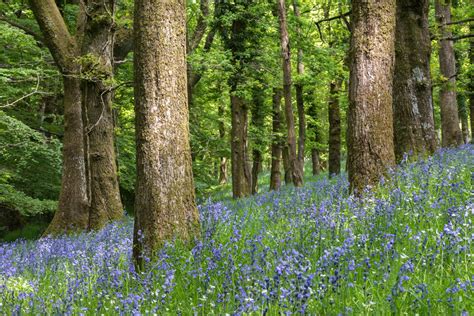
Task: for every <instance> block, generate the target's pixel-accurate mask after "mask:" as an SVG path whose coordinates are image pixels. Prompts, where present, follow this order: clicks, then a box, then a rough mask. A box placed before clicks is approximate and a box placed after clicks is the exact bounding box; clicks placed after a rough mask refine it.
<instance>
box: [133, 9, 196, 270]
mask: <svg viewBox="0 0 474 316" xmlns="http://www.w3.org/2000/svg"><path fill="white" fill-rule="evenodd" d="M134 25H135V26H134V35H135V41H136V42H135V43H136V45H135V55H134V66H135V93H134V94H135V129H136V146H137V183H136V188H135V228H134V241H133V256H134V259H135V263H136V266H137V267H138V268H143V264H144V260H143V258H144V257H150V256H152V255H153V254H154V253H155V251H156V250H157V249H158V248H159V247H161V246H162V245H163V243H164V242H165V241H166V240H172V239H173V238H178V239H180V240H183V241H185V242H189V241H193V239H194V238H196V237H197V236H199V214H198V211H197V207H196V202H195V194H194V184H193V174H192V166H191V149H190V145H189V123H188V120H189V114H188V105H187V83H186V35H185V34H186V10H185V2H184V0H180V1H159V0H136V1H135V16H134ZM156 52H159V54H157V53H156Z"/></svg>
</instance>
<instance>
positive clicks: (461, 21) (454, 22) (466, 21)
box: [445, 18, 474, 25]
mask: <svg viewBox="0 0 474 316" xmlns="http://www.w3.org/2000/svg"><path fill="white" fill-rule="evenodd" d="M469 22H474V18H470V19H465V20H459V21H451V22H448V23H446V24H445V25H454V24H463V23H469Z"/></svg>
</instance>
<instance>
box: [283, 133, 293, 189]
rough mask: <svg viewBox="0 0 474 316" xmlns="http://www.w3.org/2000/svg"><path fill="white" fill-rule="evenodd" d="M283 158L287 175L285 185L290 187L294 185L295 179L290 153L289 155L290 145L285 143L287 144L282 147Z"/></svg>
mask: <svg viewBox="0 0 474 316" xmlns="http://www.w3.org/2000/svg"><path fill="white" fill-rule="evenodd" d="M281 158H282V160H283V171H284V173H285V184H286V185H289V184H291V183H293V177H292V175H291V169H290V157H289V153H288V144H287V143H286V142H285V144H283V145H282V152H281Z"/></svg>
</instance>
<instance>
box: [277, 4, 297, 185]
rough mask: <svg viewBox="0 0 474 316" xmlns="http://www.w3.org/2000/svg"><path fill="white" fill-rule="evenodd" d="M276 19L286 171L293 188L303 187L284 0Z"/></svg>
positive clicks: (279, 5)
mask: <svg viewBox="0 0 474 316" xmlns="http://www.w3.org/2000/svg"><path fill="white" fill-rule="evenodd" d="M278 18H279V30H280V43H281V54H282V67H283V96H284V99H285V119H286V125H287V143H288V169H289V173H290V174H291V178H292V181H293V184H294V185H295V187H300V186H302V185H303V172H302V170H301V167H302V166H301V165H300V164H299V162H298V157H297V155H296V136H295V120H294V116H293V105H292V103H291V59H290V40H289V35H288V27H287V22H286V5H285V1H284V0H278Z"/></svg>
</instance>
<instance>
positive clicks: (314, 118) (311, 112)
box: [308, 89, 321, 176]
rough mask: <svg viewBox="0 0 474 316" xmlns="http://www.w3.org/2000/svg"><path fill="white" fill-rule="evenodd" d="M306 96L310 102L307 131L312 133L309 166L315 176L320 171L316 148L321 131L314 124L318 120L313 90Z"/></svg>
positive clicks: (319, 140)
mask: <svg viewBox="0 0 474 316" xmlns="http://www.w3.org/2000/svg"><path fill="white" fill-rule="evenodd" d="M308 98H309V103H310V106H309V109H308V115H309V116H310V117H311V120H310V121H309V122H308V131H310V132H311V133H312V138H311V142H312V147H311V166H312V173H313V176H317V175H318V174H319V173H320V172H321V163H320V160H321V159H320V158H319V149H318V143H320V142H321V136H320V134H321V133H320V132H319V128H318V125H317V124H316V122H317V121H318V107H317V103H316V100H315V99H314V90H312V89H311V90H310V91H309V93H308Z"/></svg>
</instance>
